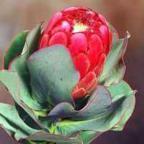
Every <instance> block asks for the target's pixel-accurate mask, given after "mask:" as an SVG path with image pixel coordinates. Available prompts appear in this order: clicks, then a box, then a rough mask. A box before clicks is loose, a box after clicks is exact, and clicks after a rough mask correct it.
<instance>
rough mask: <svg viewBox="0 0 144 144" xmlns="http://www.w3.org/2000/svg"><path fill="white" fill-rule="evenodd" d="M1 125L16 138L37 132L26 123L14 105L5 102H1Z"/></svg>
mask: <svg viewBox="0 0 144 144" xmlns="http://www.w3.org/2000/svg"><path fill="white" fill-rule="evenodd" d="M0 125H1V126H2V127H3V128H4V129H6V131H7V132H8V133H9V134H10V135H11V136H13V137H14V138H15V139H16V140H20V139H23V138H26V137H27V136H29V135H30V134H32V133H35V132H37V130H35V129H32V128H31V127H29V126H28V125H26V124H25V123H24V121H23V120H22V119H21V118H20V117H19V115H18V113H17V111H16V109H15V107H14V106H11V105H8V104H3V103H0Z"/></svg>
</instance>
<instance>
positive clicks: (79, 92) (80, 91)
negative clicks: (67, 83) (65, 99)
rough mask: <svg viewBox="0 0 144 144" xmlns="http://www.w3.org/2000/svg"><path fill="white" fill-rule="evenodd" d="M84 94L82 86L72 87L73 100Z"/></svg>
mask: <svg viewBox="0 0 144 144" xmlns="http://www.w3.org/2000/svg"><path fill="white" fill-rule="evenodd" d="M85 95H86V90H85V89H84V88H80V89H74V90H73V91H72V97H73V99H74V100H77V99H80V98H82V97H84V96H85Z"/></svg>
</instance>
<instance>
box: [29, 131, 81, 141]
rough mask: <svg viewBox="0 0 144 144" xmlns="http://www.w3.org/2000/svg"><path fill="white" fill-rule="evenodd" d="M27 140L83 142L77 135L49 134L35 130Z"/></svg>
mask: <svg viewBox="0 0 144 144" xmlns="http://www.w3.org/2000/svg"><path fill="white" fill-rule="evenodd" d="M27 140H32V141H36V142H39V141H45V142H55V143H57V144H60V143H61V144H83V143H82V141H81V140H80V139H79V137H66V136H62V135H56V134H55V135H54V134H49V133H47V132H44V131H40V132H36V133H34V134H32V135H30V136H29V137H28V138H27Z"/></svg>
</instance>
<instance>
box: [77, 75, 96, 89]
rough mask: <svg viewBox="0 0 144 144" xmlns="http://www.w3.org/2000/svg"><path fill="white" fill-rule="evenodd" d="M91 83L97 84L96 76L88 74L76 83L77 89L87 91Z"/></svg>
mask: <svg viewBox="0 0 144 144" xmlns="http://www.w3.org/2000/svg"><path fill="white" fill-rule="evenodd" d="M93 83H97V80H96V75H95V73H94V72H89V73H88V74H87V75H86V76H85V77H84V78H83V79H82V80H81V81H80V82H79V83H78V87H79V88H84V89H86V91H88V90H89V88H90V87H91V85H93Z"/></svg>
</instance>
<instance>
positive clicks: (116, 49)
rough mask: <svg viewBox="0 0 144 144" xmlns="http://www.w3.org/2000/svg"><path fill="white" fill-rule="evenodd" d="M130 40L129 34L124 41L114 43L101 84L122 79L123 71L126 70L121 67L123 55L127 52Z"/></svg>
mask: <svg viewBox="0 0 144 144" xmlns="http://www.w3.org/2000/svg"><path fill="white" fill-rule="evenodd" d="M128 38H129V34H128V33H127V35H126V37H125V38H124V39H119V41H116V43H114V45H113V47H112V49H111V51H110V53H109V55H108V57H107V59H106V63H105V65H104V69H103V72H102V74H101V75H100V77H99V83H105V81H107V80H109V79H111V80H112V79H113V82H115V81H117V80H118V79H120V78H121V77H123V71H124V70H125V66H124V65H121V64H120V61H122V59H123V55H124V53H125V51H126V47H127V43H128ZM119 66H121V67H119ZM115 75H116V76H115ZM115 78H116V80H115ZM115 83H116V82H115Z"/></svg>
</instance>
